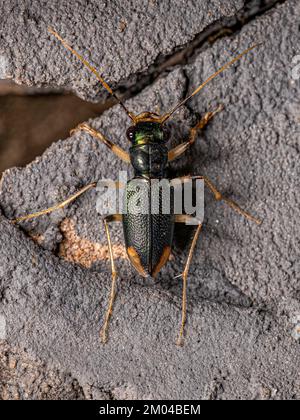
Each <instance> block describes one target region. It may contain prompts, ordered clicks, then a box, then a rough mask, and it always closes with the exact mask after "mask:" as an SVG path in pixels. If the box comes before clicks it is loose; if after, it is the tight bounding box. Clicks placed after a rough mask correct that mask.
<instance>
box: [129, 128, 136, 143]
mask: <svg viewBox="0 0 300 420" xmlns="http://www.w3.org/2000/svg"><path fill="white" fill-rule="evenodd" d="M134 136H135V127H133V126H132V127H129V128H128V130H127V137H128V139H129V140H130V141H133V140H134Z"/></svg>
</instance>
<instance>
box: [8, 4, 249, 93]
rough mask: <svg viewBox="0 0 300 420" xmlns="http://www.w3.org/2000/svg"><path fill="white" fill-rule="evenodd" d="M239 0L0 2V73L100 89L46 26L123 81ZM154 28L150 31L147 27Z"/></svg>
mask: <svg viewBox="0 0 300 420" xmlns="http://www.w3.org/2000/svg"><path fill="white" fill-rule="evenodd" d="M243 5H244V1H243V0H235V1H234V0H226V1H224V0H213V1H211V0H203V1H201V2H200V3H199V1H197V0H190V1H189V4H188V7H187V4H186V2H185V1H184V0H175V1H174V0H172V1H169V0H168V1H165V0H164V1H156V0H141V1H138V2H137V1H126V2H124V1H122V0H113V1H112V0H111V1H109V2H106V1H98V0H92V1H87V0H79V1H76V2H70V1H69V0H63V1H62V0H52V1H51V2H49V1H46V0H36V1H34V2H32V1H28V0H21V1H18V2H11V1H9V2H7V1H5V0H1V1H0V6H1V7H0V9H1V16H0V28H1V29H0V31H1V32H0V79H1V78H10V77H11V78H13V79H14V80H15V81H16V82H18V83H25V84H30V85H36V86H40V85H46V86H63V87H68V88H71V89H73V90H74V91H76V93H77V94H79V95H80V96H81V97H83V98H89V99H95V98H96V97H98V98H99V95H100V96H101V95H102V96H103V95H104V94H105V92H104V90H101V89H99V83H97V81H96V80H95V77H94V76H93V75H91V74H90V73H88V72H87V71H85V70H83V69H82V65H81V64H80V63H78V62H77V60H76V59H75V58H73V57H70V54H69V53H67V52H66V51H65V50H64V48H63V47H62V46H61V45H59V44H58V42H56V41H55V40H54V38H53V37H52V36H50V35H49V34H48V32H47V28H48V26H53V27H54V28H55V29H56V30H57V31H59V33H61V34H62V36H64V37H66V38H67V40H68V41H69V42H70V43H72V45H73V46H74V47H76V48H77V49H78V50H80V52H81V53H83V54H84V55H85V56H86V57H87V58H88V59H89V60H90V61H92V63H93V64H94V65H96V66H97V67H98V68H99V69H100V70H101V71H103V74H104V75H105V78H106V79H107V80H108V81H110V82H111V83H112V85H116V84H119V83H120V82H121V81H126V84H128V81H129V80H131V83H134V80H135V79H136V76H137V74H138V73H140V72H145V71H146V70H147V69H148V67H149V65H151V64H152V63H153V62H154V60H156V59H157V58H158V57H160V56H164V55H167V54H170V53H173V52H174V50H175V49H176V48H179V47H180V46H182V45H183V44H185V43H187V42H189V41H190V40H192V39H193V37H194V36H195V35H196V34H198V33H199V32H201V31H203V30H204V29H205V28H206V27H207V26H208V25H210V24H212V23H214V22H216V21H219V20H220V19H221V18H224V17H228V16H232V15H234V14H235V13H236V12H237V11H238V10H239V9H240V8H242V7H243ZM154 28H155V30H154Z"/></svg>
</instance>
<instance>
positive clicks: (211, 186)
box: [178, 176, 262, 225]
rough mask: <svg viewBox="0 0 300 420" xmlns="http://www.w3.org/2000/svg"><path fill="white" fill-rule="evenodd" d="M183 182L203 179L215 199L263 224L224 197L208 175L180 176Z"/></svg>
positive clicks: (247, 217) (258, 223)
mask: <svg viewBox="0 0 300 420" xmlns="http://www.w3.org/2000/svg"><path fill="white" fill-rule="evenodd" d="M178 179H179V180H180V181H182V182H188V181H191V180H192V179H203V181H204V182H205V185H206V186H207V187H208V188H209V189H210V191H211V192H212V193H213V194H214V196H215V199H216V200H217V201H224V203H226V204H227V205H228V206H229V207H231V208H232V209H233V210H234V211H236V212H237V213H239V214H240V215H241V216H244V217H245V218H246V219H248V220H251V221H252V222H255V223H256V224H257V225H261V224H262V221H261V220H260V219H258V218H256V217H254V216H252V215H251V214H250V213H248V212H247V211H245V210H243V209H242V208H241V207H240V206H239V205H238V204H237V203H236V202H234V201H233V200H230V199H229V198H226V197H224V196H223V195H222V194H221V193H220V191H218V189H217V188H216V187H215V185H214V184H213V183H212V182H211V181H210V179H209V178H207V177H206V176H183V177H181V178H178Z"/></svg>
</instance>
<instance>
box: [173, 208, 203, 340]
mask: <svg viewBox="0 0 300 420" xmlns="http://www.w3.org/2000/svg"><path fill="white" fill-rule="evenodd" d="M191 221H194V222H196V224H197V225H198V226H197V229H196V232H195V234H194V237H193V240H192V244H191V247H190V250H189V254H188V258H187V260H186V264H185V267H184V270H183V272H182V274H180V275H179V276H177V278H178V277H182V310H181V325H180V330H179V335H178V338H177V341H176V344H177V345H178V346H183V343H184V327H185V324H186V312H187V279H188V273H189V268H190V265H191V261H192V258H193V254H194V251H195V247H196V244H197V240H198V238H199V235H200V231H201V228H202V223H200V222H199V221H198V220H197V219H196V218H195V217H192V216H188V215H176V216H175V222H176V223H187V222H191Z"/></svg>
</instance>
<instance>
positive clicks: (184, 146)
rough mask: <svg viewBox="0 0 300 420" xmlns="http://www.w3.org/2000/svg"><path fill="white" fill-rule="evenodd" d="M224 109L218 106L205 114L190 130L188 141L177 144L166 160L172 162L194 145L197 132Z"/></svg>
mask: <svg viewBox="0 0 300 420" xmlns="http://www.w3.org/2000/svg"><path fill="white" fill-rule="evenodd" d="M223 109H224V105H219V106H218V108H217V109H215V110H214V111H210V112H207V113H206V114H205V115H204V116H203V117H202V118H201V120H200V121H199V122H198V123H197V124H196V125H195V127H193V128H191V129H190V134H189V139H188V141H185V142H184V143H181V144H179V145H178V146H176V147H174V149H171V150H170V151H169V153H168V160H169V162H172V161H173V160H175V159H177V158H178V157H179V156H181V155H182V154H183V153H184V152H185V151H186V150H187V149H188V148H189V147H190V146H191V145H192V144H194V143H195V140H196V136H197V132H198V131H199V130H203V128H204V127H205V126H206V125H207V124H208V123H209V121H210V120H211V119H212V118H213V117H214V116H215V115H216V114H217V113H218V112H221V111H222V110H223Z"/></svg>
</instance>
